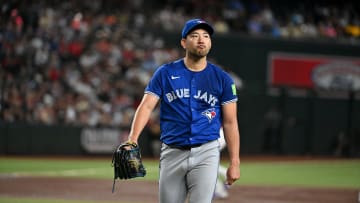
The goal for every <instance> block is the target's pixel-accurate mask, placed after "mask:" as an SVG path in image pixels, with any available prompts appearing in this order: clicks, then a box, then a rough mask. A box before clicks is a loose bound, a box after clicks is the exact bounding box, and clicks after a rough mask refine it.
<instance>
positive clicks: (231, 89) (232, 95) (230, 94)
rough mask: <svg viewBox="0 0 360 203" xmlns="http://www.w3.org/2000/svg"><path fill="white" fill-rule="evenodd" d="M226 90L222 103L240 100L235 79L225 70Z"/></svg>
mask: <svg viewBox="0 0 360 203" xmlns="http://www.w3.org/2000/svg"><path fill="white" fill-rule="evenodd" d="M224 75H225V76H224V90H223V95H222V100H221V105H224V104H227V103H232V102H236V101H237V100H238V97H237V92H236V86H235V82H234V80H233V79H232V78H231V76H230V75H229V74H227V73H226V72H224Z"/></svg>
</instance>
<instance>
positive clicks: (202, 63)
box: [184, 57, 207, 72]
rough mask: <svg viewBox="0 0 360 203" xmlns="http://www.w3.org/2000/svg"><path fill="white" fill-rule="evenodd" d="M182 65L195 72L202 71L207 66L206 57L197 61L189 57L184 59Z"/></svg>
mask: <svg viewBox="0 0 360 203" xmlns="http://www.w3.org/2000/svg"><path fill="white" fill-rule="evenodd" d="M184 63H185V66H186V68H187V69H189V70H191V71H195V72H199V71H202V70H204V69H205V68H206V65H207V61H206V57H201V58H197V59H194V58H191V57H185V58H184Z"/></svg>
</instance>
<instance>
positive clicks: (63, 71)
mask: <svg viewBox="0 0 360 203" xmlns="http://www.w3.org/2000/svg"><path fill="white" fill-rule="evenodd" d="M276 2H281V1H276ZM284 2H287V1H284ZM291 2H292V1H291ZM296 2H297V3H298V5H297V3H296ZM321 2H322V1H319V2H318V3H319V4H316V2H311V1H295V2H293V4H289V5H283V6H280V7H278V6H279V4H276V7H275V6H271V4H270V1H265V0H263V1H260V0H259V1H257V0H248V1H241V0H222V1H221V0H211V1H206V2H202V1H191V0H182V1H181V0H168V1H166V0H163V1H160V0H159V1H145V0H132V1H127V0H117V1H115V0H113V1H112V0H102V1H100V0H99V1H80V0H73V1H59V0H54V1H46V0H33V1H21V0H18V1H16V0H10V1H5V2H2V4H1V18H0V65H1V66H0V81H1V82H0V88H1V91H0V93H1V94H0V105H1V106H0V110H1V111H0V112H1V115H0V121H5V122H15V121H21V122H29V123H42V124H49V125H51V124H59V123H61V124H70V125H89V126H122V125H123V126H128V125H129V124H130V121H131V119H132V115H133V114H134V110H135V108H136V107H137V105H138V104H139V102H140V101H139V100H140V99H141V97H142V95H143V90H144V87H145V85H146V84H147V82H148V81H149V79H150V77H151V75H152V73H153V72H154V70H155V69H156V68H157V67H158V66H159V65H161V64H163V63H165V62H168V61H171V60H174V59H177V58H179V57H181V55H182V54H183V51H182V50H181V49H179V48H180V46H179V45H178V44H177V42H174V43H173V44H171V45H167V44H165V43H164V40H163V39H162V38H161V37H160V36H159V35H155V34H154V32H153V31H154V30H157V31H158V30H162V31H166V32H176V33H180V29H181V28H182V26H183V24H184V22H185V21H186V20H187V19H189V18H192V17H194V16H198V17H201V18H204V19H206V20H208V21H209V22H211V23H212V24H213V25H214V28H215V30H216V33H219V34H227V33H233V34H236V33H242V34H248V35H257V36H259V35H260V36H261V35H264V36H265V35H267V36H271V37H292V38H330V39H336V40H341V39H346V40H350V41H351V40H358V39H359V38H360V21H359V20H360V19H359V13H360V12H359V5H353V4H352V3H351V2H352V1H349V2H350V3H346V1H345V3H344V2H342V4H340V5H339V3H337V4H328V5H322V4H320V3H321ZM330 2H331V1H330ZM334 2H335V1H334ZM314 4H315V5H314ZM179 39H180V34H179Z"/></svg>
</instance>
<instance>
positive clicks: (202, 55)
mask: <svg viewBox="0 0 360 203" xmlns="http://www.w3.org/2000/svg"><path fill="white" fill-rule="evenodd" d="M208 53H209V51H208V50H198V52H197V55H198V56H199V57H204V56H206V55H208Z"/></svg>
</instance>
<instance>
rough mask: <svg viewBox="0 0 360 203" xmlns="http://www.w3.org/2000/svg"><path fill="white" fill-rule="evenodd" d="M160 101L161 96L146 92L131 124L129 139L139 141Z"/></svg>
mask: <svg viewBox="0 0 360 203" xmlns="http://www.w3.org/2000/svg"><path fill="white" fill-rule="evenodd" d="M158 101H159V97H157V96H156V95H154V94H148V93H147V94H144V96H143V98H142V100H141V103H140V105H139V106H138V108H137V109H136V112H135V115H134V119H133V121H132V124H131V129H130V134H129V138H128V141H130V142H135V143H138V139H139V136H140V133H141V131H142V130H143V129H144V127H145V125H146V123H147V122H148V121H149V119H150V116H151V113H152V111H153V110H154V108H155V106H156V104H157V103H158Z"/></svg>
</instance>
